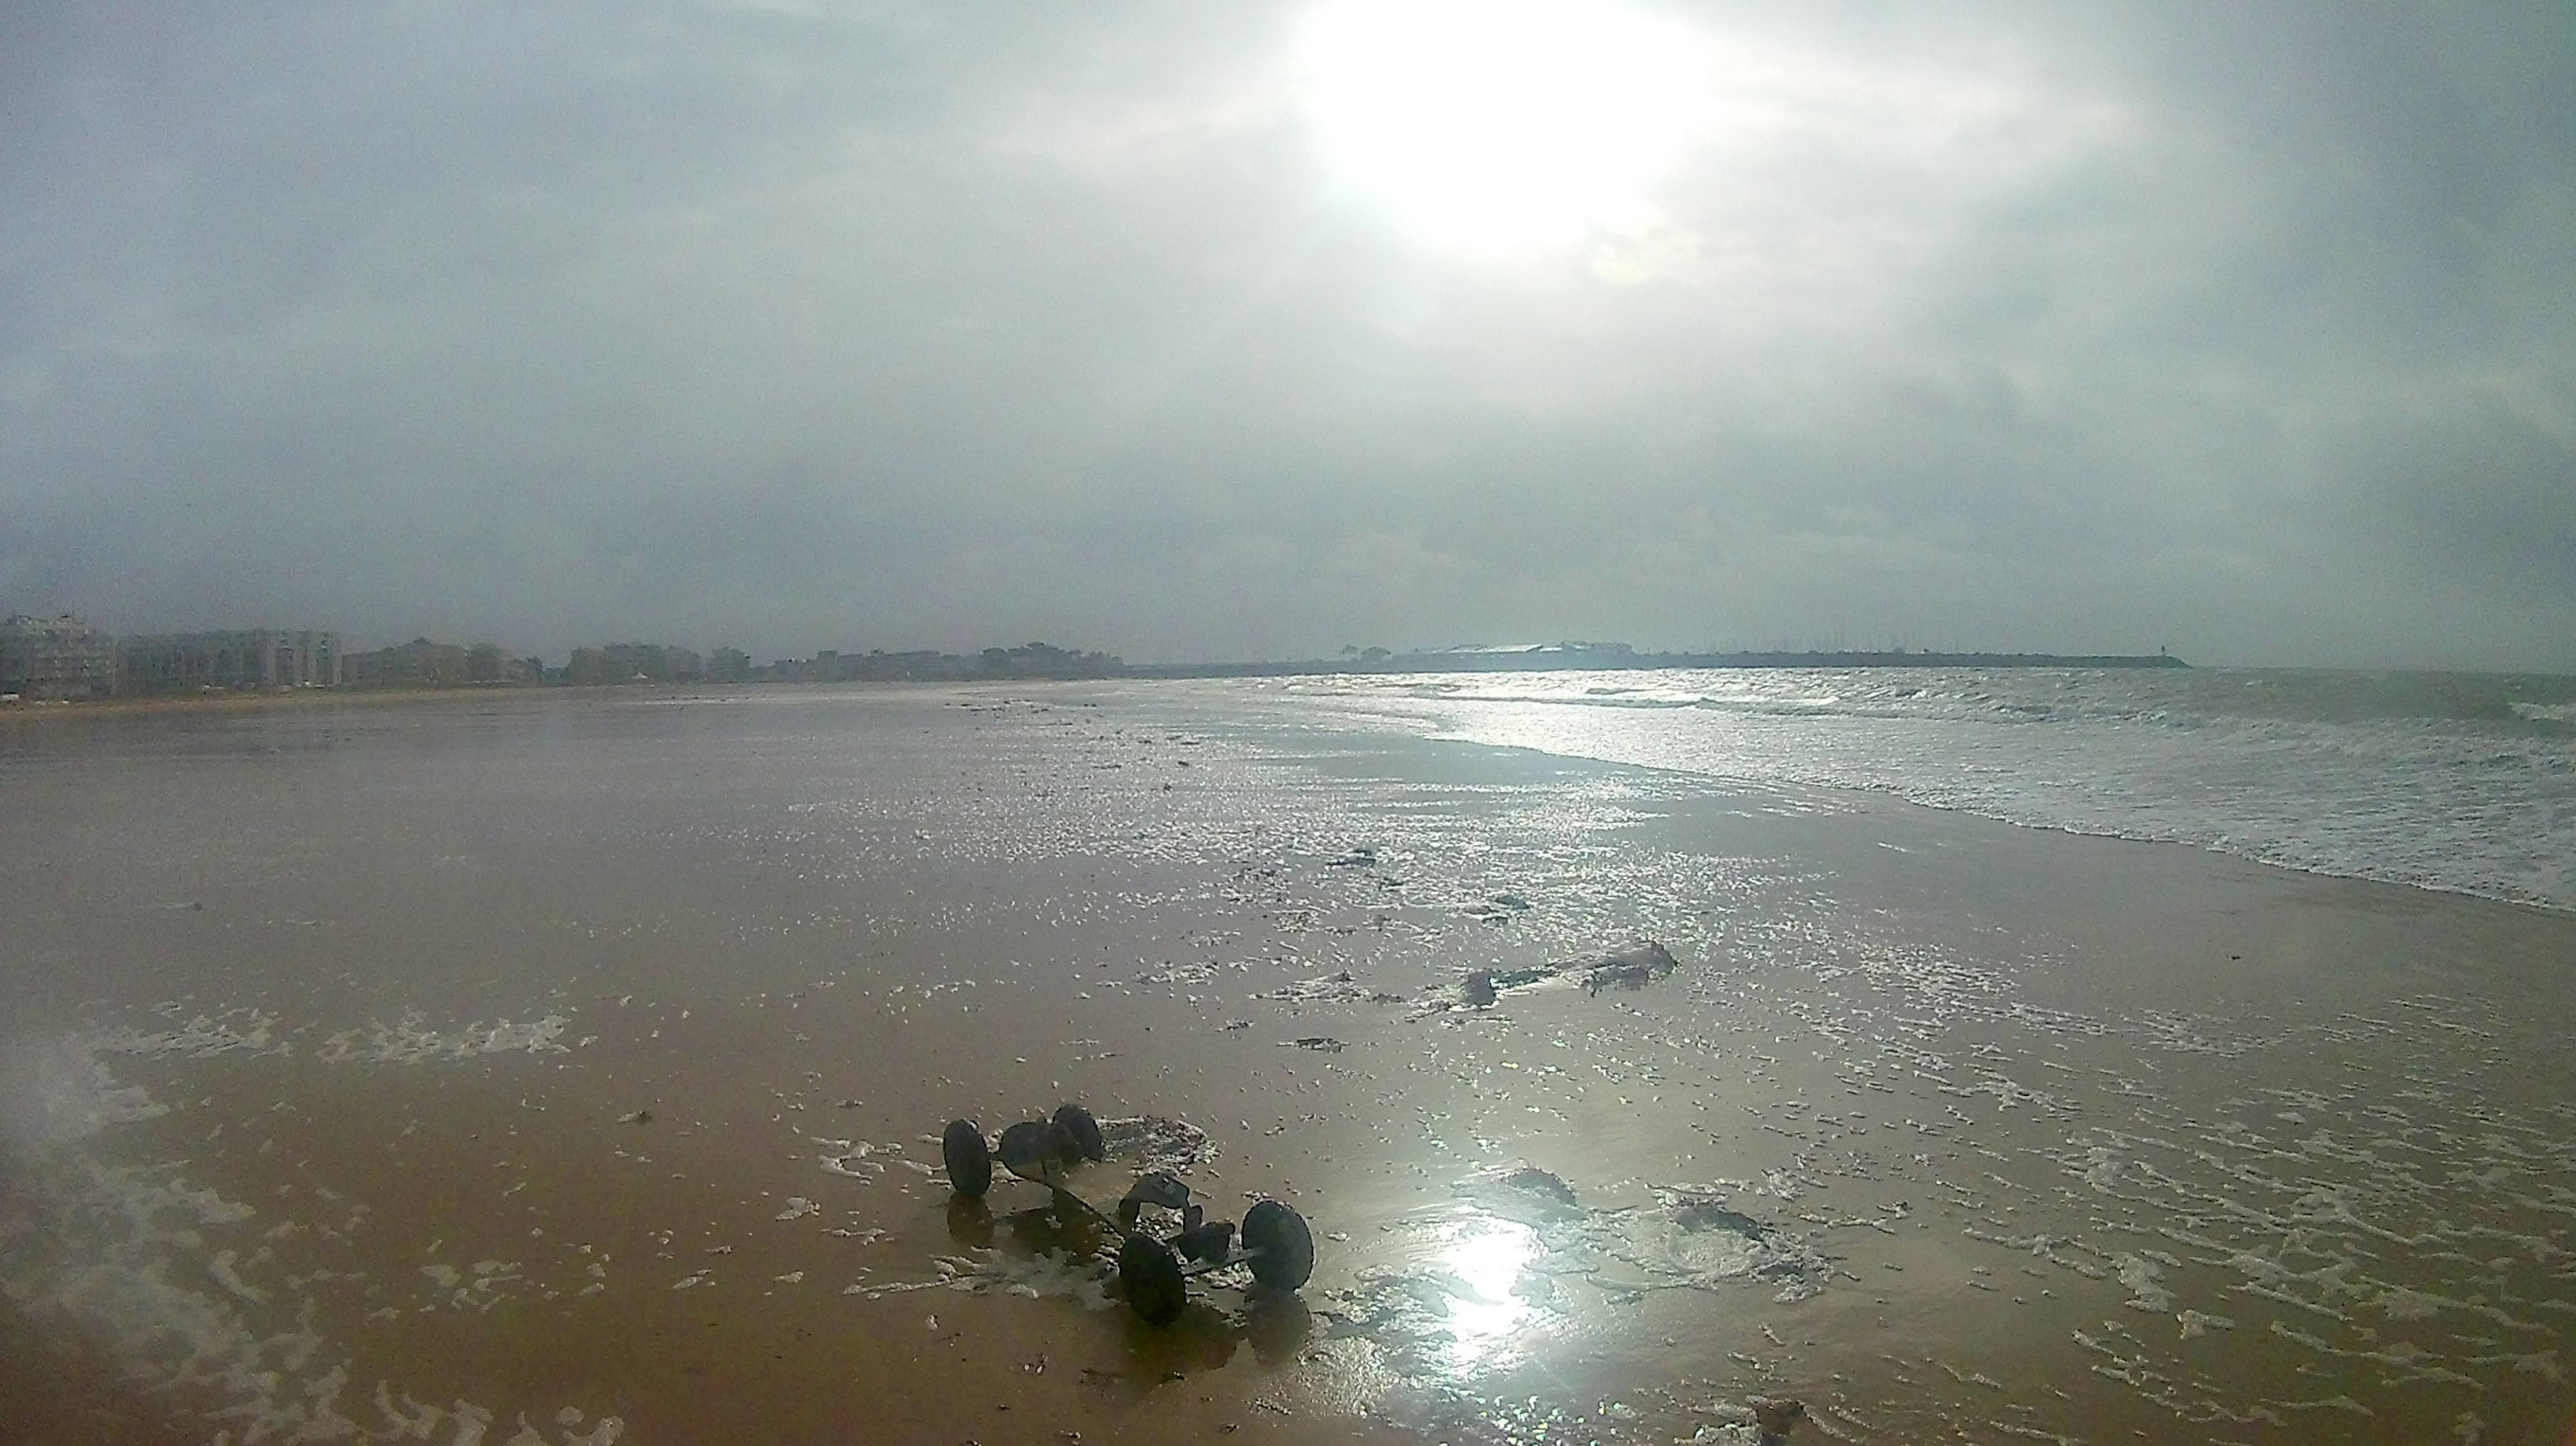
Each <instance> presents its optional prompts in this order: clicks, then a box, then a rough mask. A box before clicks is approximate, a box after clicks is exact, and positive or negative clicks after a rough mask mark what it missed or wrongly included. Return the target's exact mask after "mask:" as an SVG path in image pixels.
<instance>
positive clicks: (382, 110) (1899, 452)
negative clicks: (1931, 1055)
mask: <svg viewBox="0 0 2576 1446" xmlns="http://www.w3.org/2000/svg"><path fill="white" fill-rule="evenodd" d="M1299 13H1300V12H1299V11H1298V9H1297V8H1295V7H1290V6H1277V7H1203V6H1183V5H1177V4H1173V5H1164V6H1144V7H1124V8H1118V9H1109V10H1103V9H1083V10H1070V9H1062V8H1056V7H1038V6H969V7H952V6H942V7H922V8H919V9H915V8H913V7H906V6H895V5H880V6H873V7H851V8H842V7H834V6H829V5H817V6H815V7H813V8H812V9H811V10H810V11H807V12H803V13H799V12H798V11H796V10H794V9H793V8H791V7H780V8H778V9H776V10H769V9H762V8H756V7H727V6H715V5H708V6H690V5H678V4H669V5H625V6H602V7H590V8H582V7H542V8H539V9H534V10H529V9H525V8H503V7H489V8H482V7H473V6H427V7H406V8H399V9H397V8H383V9H376V10H362V11H337V10H313V9H305V8H298V7H286V6H278V7H260V6H252V7H204V8H198V9H185V8H181V9H172V10H166V11H155V12H152V13H151V17H150V18H148V19H145V20H140V21H137V20H133V19H130V18H129V19H124V20H118V19H115V18H112V17H109V16H107V15H106V14H105V13H104V12H96V11H91V10H81V9H71V8H59V9H53V10H43V11H39V12H34V13H31V15H30V16H29V17H28V18H27V19H25V20H23V21H20V22H17V24H18V25H19V27H20V33H21V35H22V36H25V37H29V43H28V44H26V45H22V46H14V47H0V48H5V49H8V50H10V51H11V53H12V56H13V58H12V59H9V60H5V61H0V65H5V66H7V67H9V68H8V69H7V70H0V94H7V95H10V96H13V97H18V98H19V99H17V100H15V101H13V102H12V103H10V106H9V109H8V110H7V111H6V112H5V114H0V123H5V124H6V126H7V127H8V134H7V141H8V144H7V146H6V148H5V150H0V196H5V197H6V198H7V199H8V201H9V204H7V205H0V469H5V470H0V606H7V607H11V608H17V607H45V608H52V607H79V608H83V609H86V610H88V611H90V612H92V613H94V614H96V615H98V616H99V617H100V618H101V620H102V621H106V622H108V623H110V624H111V625H113V626H119V627H131V628H144V627H162V626H172V625H177V624H179V623H183V622H186V621H190V620H192V619H195V618H198V617H201V616H207V615H213V614H221V615H222V616H224V617H226V618H231V619H237V620H244V621H247V620H249V619H251V618H252V617H254V616H256V617H260V618H274V619H277V620H279V621H288V620H301V619H310V620H313V621H315V622H319V623H323V624H326V625H338V626H341V627H343V628H345V629H348V630H350V631H352V632H353V633H358V634H361V635H363V636H364V637H366V638H368V639H376V640H390V639H392V638H394V637H398V636H400V637H407V636H409V635H411V634H412V633H414V632H421V631H429V632H433V633H453V634H473V635H488V636H496V637H500V638H502V639H504V640H507V641H511V642H513V643H514V644H516V645H518V646H520V647H523V648H542V649H545V650H548V651H553V652H560V651H561V649H562V648H564V647H566V646H568V645H570V644H571V643H573V642H575V641H580V640H584V639H596V638H600V637H604V636H608V635H610V634H618V635H634V634H643V633H649V634H653V635H657V636H669V637H670V638H672V640H674V641H681V642H688V643H692V644H696V645H700V646H704V645H707V644H712V643H716V642H734V643H739V644H742V645H745V646H749V647H752V648H754V649H755V650H761V649H769V650H798V651H802V650H807V649H810V648H813V647H816V646H844V647H867V646H887V647H897V646H912V645H933V646H946V647H966V646H978V645H981V644H983V643H986V642H994V641H1012V642H1016V641H1021V640H1024V639H1025V638H1029V637H1040V636H1044V637H1050V638H1053V639H1054V640H1056V641H1059V642H1064V643H1068V644H1075V645H1081V646H1090V647H1105V648H1110V649H1113V650H1118V651H1123V652H1126V653H1128V654H1129V655H1130V656H1139V657H1152V656H1174V655H1206V654H1237V653H1240V654H1254V655H1258V654H1284V653H1300V652H1317V651H1329V650H1330V649H1332V648H1334V647H1337V646H1339V645H1340V644H1341V643H1343V642H1346V641H1360V642H1375V641H1383V642H1389V643H1417V642H1440V641H1449V640H1459V639H1466V638H1475V637H1489V638H1503V637H1568V636H1617V637H1627V638H1631V639H1633V640H1635V641H1638V642H1641V643H1648V644H1676V645H1693V644H1701V643H1709V642H1725V641H1740V642H1757V641H1762V642H1767V641H1795V642H1806V641H1817V640H1822V639H1823V638H1825V637H1826V636H1828V634H1829V633H1830V632H1832V631H1836V630H1839V631H1841V632H1842V633H1843V634H1844V635H1845V636H1847V637H1849V638H1851V639H1852V640H1854V641H1861V640H1873V639H1876V638H1881V637H1884V636H1888V635H1890V634H1894V633H1905V634H1909V635H1912V636H1914V637H1916V638H1918V639H1919V640H1922V641H1929V642H1939V643H1958V644H1961V645H1969V646H1978V645H1983V646H1996V647H2063V648H2070V649H2076V648H2081V649H2093V648H2142V647H2153V646H2155V645H2157V644H2159V643H2168V642H2170V643H2172V644H2173V645H2175V646H2176V647H2177V649H2178V650H2180V651H2184V652H2186V653H2187V654H2192V655H2195V656H2199V657H2204V658H2210V659H2213V660H2231V659H2232V660H2246V661H2323V662H2334V661H2379V662H2445V661H2448V662H2457V663H2463V664H2468V663H2508V662H2510V663H2523V664H2535V665H2548V666H2556V667H2576V652H2571V651H2570V646H2571V645H2570V644H2568V643H2567V642H2566V641H2565V639H2566V638H2569V637H2576V583H2571V578H2576V558H2571V549H2570V546H2569V542H2568V533H2567V527H2566V519H2567V518H2568V517H2569V516H2571V515H2576V499H2571V495H2570V475H2569V470H2568V465H2567V455H2568V453H2567V448H2568V444H2569V438H2570V436H2571V435H2572V434H2576V427H2571V422H2570V418H2571V417H2576V367H2571V360H2570V358H2571V350H2570V349H2571V345H2576V309H2571V308H2576V301H2572V300H2571V299H2570V297H2569V294H2568V292H2567V289H2566V288H2565V287H2564V285H2563V278H2564V276H2566V275H2567V274H2571V271H2576V266H2571V264H2570V263H2576V136H2571V135H2570V134H2569V130H2570V127H2571V125H2576V104H2569V103H2567V102H2568V101H2569V99H2570V97H2569V95H2568V93H2567V92H2568V87H2569V83H2570V82H2569V80H2568V77H2569V76H2570V75H2576V66H2571V64H2570V63H2569V62H2570V61H2571V60H2576V40H2572V39H2571V34H2570V27H2571V23H2576V22H2571V19H2570V17H2569V16H2568V15H2567V14H2566V13H2565V12H2564V10H2563V8H2558V7H2551V6H2548V5H2541V4H2532V5H2519V6H2516V5H2503V4H2496V5H2477V6H2454V7H2443V8H2438V9H2421V8H2408V7H2393V6H2389V7H2363V8H2357V9H2353V8H2346V9H2337V10H2334V11H2332V12H2317V11H2314V10H2313V9H2312V8H2310V7H2290V6H2275V7H2250V8H2249V7H2236V6H2216V5H2211V6H2183V7H2176V6H2163V5H2160V6H2153V7H2119V6H2094V7H2048V8H2046V9H2044V10H2041V9H2032V8H2028V7H2018V6H2002V5H1994V6H1983V7H1955V6H1945V7H1932V6H1925V7H1911V8H1909V7H1885V6H1857V5H1855V6H1848V7H1816V6H1785V5H1784V6H1773V7H1758V6H1750V5H1745V6H1717V5H1702V6H1692V7H1685V8H1678V9H1677V10H1676V12H1675V13H1678V14H1683V15H1686V16H1688V17H1689V18H1691V19H1692V20H1693V21H1694V23H1697V24H1699V25H1702V26H1703V27H1705V28H1706V29H1707V30H1708V31H1709V32H1710V33H1711V34H1713V35H1715V36H1718V37H1719V38H1720V43H1721V44H1723V43H1726V41H1727V39H1728V38H1729V37H1734V38H1736V39H1737V40H1738V41H1739V43H1740V45H1741V47H1742V48H1743V53H1744V54H1745V55H1748V56H1756V57H1762V56H1773V55H1778V56H1787V57H1791V58H1793V59H1794V58H1798V57H1805V58H1807V60H1810V61H1813V62H1814V64H1815V65H1816V66H1821V67H1824V68H1823V69H1818V70H1816V71H1814V73H1813V74H1810V75H1807V76H1806V78H1805V79H1800V78H1799V75H1798V74H1797V73H1792V72H1783V73H1784V74H1787V75H1788V76H1789V78H1788V79H1782V80H1776V81H1763V82H1761V84H1764V85H1770V86H1772V87H1773V89H1772V91H1770V92H1766V93H1765V94H1766V96H1767V97H1768V98H1767V99H1765V101H1764V104H1765V105H1768V106H1770V107H1771V110H1770V111H1768V112H1766V114H1770V115H1772V116H1773V117H1774V119H1773V120H1770V121H1765V122H1764V123H1763V127H1766V128H1757V129H1755V130H1752V131H1747V132H1745V133H1743V134H1740V135H1732V136H1722V137H1719V138H1717V139H1715V140H1713V141H1712V142H1711V143H1710V144H1709V145H1708V146H1706V147H1703V148H1702V149H1701V150H1699V151H1697V152H1695V153H1693V154H1692V155H1691V156H1688V157H1685V158H1684V160H1683V162H1682V163H1681V166H1680V169H1679V170H1678V172H1677V173H1676V177H1675V179H1674V182H1673V184H1672V186H1671V187H1670V188H1668V189H1667V190H1666V191H1665V192H1664V193H1663V194H1662V195H1661V197H1660V200H1661V202H1662V211H1663V214H1662V219H1661V221H1660V222H1659V223H1657V224H1656V225H1655V226H1652V227H1649V228H1647V229H1644V230H1640V231H1635V232H1629V233H1623V234H1617V235H1609V236H1605V237H1602V238H1600V239H1599V240H1598V242H1597V243H1596V244H1595V245H1593V246H1592V247H1591V248H1590V249H1589V250H1588V251H1585V252H1583V253H1579V254H1574V255H1569V256H1564V257H1559V258H1555V259H1552V260H1543V261H1541V262H1537V263H1531V264H1515V265H1493V264H1486V263H1479V262H1470V261H1461V260H1459V259H1457V258H1454V257H1449V256H1444V255H1441V254H1438V253H1436V252H1432V251H1427V250H1425V249H1424V248H1421V247H1419V246H1416V245H1414V244H1412V243H1411V242H1410V241H1408V240H1407V239H1406V238H1405V237H1403V236H1402V235H1400V234H1397V233H1395V232H1392V231H1391V230H1389V228H1388V227H1387V226H1386V225H1385V224H1383V222H1382V221H1381V220H1379V219H1378V218H1377V217H1375V216H1374V215H1372V214H1371V213H1370V212H1369V210H1368V208H1367V207H1366V206H1365V205H1364V204H1362V203H1361V202H1359V201H1357V200H1355V199H1354V198H1353V197H1351V196H1349V195H1346V194H1344V193H1343V192H1342V191H1341V190H1340V189H1338V187H1337V183H1336V180H1335V178H1334V177H1333V176H1332V175H1331V174H1330V173H1329V172H1328V171H1326V170H1325V169H1323V168H1322V166H1321V164H1320V162H1319V159H1318V157H1317V155H1316V154H1315V152H1314V151H1313V149H1312V147H1311V146H1310V145H1309V144H1308V140H1307V135H1306V132H1305V131H1304V129H1303V123H1302V120H1301V118H1300V115H1299V113H1298V112H1297V110H1296V108H1295V97H1294V95H1293V94H1292V93H1290V92H1289V91H1288V90H1287V89H1285V88H1284V86H1283V83H1282V81H1281V79H1280V67H1279V56H1280V53H1281V48H1282V46H1283V45H1284V44H1285V43H1286V38H1287V37H1288V36H1289V35H1290V34H1291V33H1292V31H1293V28H1294V26H1295V24H1296V23H1297V19H1298V16H1299ZM1818 57H1821V58H1822V59H1817V58H1818ZM1802 63H1804V62H1802ZM1832 65H1848V67H1849V70H1848V75H1847V76H1844V75H1842V73H1841V72H1836V71H1834V70H1832V68H1831V67H1832ZM1754 73H1755V72H1747V74H1754ZM1819 77H1821V78H1819ZM1838 77H1840V78H1838ZM1748 83H1751V82H1748ZM1800 86H1806V87H1808V89H1806V90H1800V89H1799V87H1800ZM1802 97H1804V99H1802ZM1810 102H1812V104H1814V105H1815V106H1817V107H1820V108H1821V109H1819V110H1818V111H1817V112H1816V116H1817V119H1816V120H1815V123H1814V125H1813V127H1812V128H1811V129H1809V130H1804V131H1802V130H1799V129H1798V128H1797V127H1795V126H1793V125H1788V124H1787V123H1785V122H1781V121H1779V120H1778V119H1777V117H1779V116H1792V117H1794V116H1795V115H1796V114H1797V113H1798V112H1797V111H1796V107H1797V106H1798V105H1800V104H1808V103H1810ZM1918 122H1919V124H1918ZM2364 559H2366V560H2367V562H2366V564H2364V563H2363V562H2362V561H2361V560H2364ZM2471 595H2475V596H2477V597H2480V598H2483V599H2485V602H2484V603H2483V604H2482V606H2483V608H2484V612H2483V613H2481V612H2480V611H2479V610H2478V609H2476V608H2470V607H2468V606H2466V605H2465V604H2461V603H2459V602H2458V599H2461V598H2463V597H2467V596H2471ZM2492 617H2504V618H2509V619H2510V620H2511V625H2510V626H2509V627H2491V626H2486V625H2484V624H2483V623H2482V621H2481V619H2482V618H2492Z"/></svg>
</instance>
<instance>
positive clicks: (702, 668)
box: [564, 643, 707, 687]
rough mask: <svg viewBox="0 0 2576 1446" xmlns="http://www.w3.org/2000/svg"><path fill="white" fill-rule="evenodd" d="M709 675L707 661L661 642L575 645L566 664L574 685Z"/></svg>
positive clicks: (678, 679)
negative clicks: (602, 645)
mask: <svg viewBox="0 0 2576 1446" xmlns="http://www.w3.org/2000/svg"><path fill="white" fill-rule="evenodd" d="M706 675H707V665H706V660H705V659H703V658H701V657H699V656H698V655H697V654H696V653H693V652H691V651H689V650H688V649H687V648H674V647H669V646H666V645H664V644H661V643H610V644H608V645H607V646H605V647H598V648H575V649H573V650H572V661H571V662H570V663H568V664H566V665H565V666H564V681H565V682H567V683H570V684H572V685H574V686H575V687H597V686H599V685H601V684H603V683H695V682H700V681H703V680H704V679H705V677H706Z"/></svg>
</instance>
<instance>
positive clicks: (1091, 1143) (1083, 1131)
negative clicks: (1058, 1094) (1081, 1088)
mask: <svg viewBox="0 0 2576 1446" xmlns="http://www.w3.org/2000/svg"><path fill="white" fill-rule="evenodd" d="M1055 1127H1056V1128H1057V1129H1059V1130H1061V1131H1063V1132H1064V1134H1065V1136H1066V1138H1068V1139H1070V1140H1072V1141H1073V1143H1074V1144H1075V1146H1076V1147H1078V1148H1079V1149H1080V1150H1081V1151H1082V1158H1084V1159H1086V1160H1089V1161H1091V1162H1092V1163H1093V1164H1095V1165H1096V1164H1098V1163H1100V1162H1101V1161H1103V1160H1106V1159H1108V1158H1109V1144H1108V1142H1107V1141H1105V1140H1103V1139H1101V1138H1100V1122H1099V1121H1098V1120H1095V1119H1093V1118H1092V1117H1091V1111H1089V1110H1086V1109H1084V1108H1083V1107H1082V1106H1080V1105H1058V1106H1056V1107H1055Z"/></svg>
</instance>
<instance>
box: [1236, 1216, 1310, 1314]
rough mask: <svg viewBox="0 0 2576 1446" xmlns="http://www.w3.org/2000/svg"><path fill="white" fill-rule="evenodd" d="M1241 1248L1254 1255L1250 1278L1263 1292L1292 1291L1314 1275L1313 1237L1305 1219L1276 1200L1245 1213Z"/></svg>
mask: <svg viewBox="0 0 2576 1446" xmlns="http://www.w3.org/2000/svg"><path fill="white" fill-rule="evenodd" d="M1243 1248H1244V1249H1246V1250H1250V1251H1255V1252H1257V1253H1256V1254H1255V1255H1254V1256H1253V1257H1252V1260H1251V1265H1252V1278H1253V1279H1254V1280H1257V1281H1259V1282H1261V1288H1262V1289H1264V1290H1282V1291H1285V1290H1295V1289H1296V1288H1297V1287H1299V1286H1301V1285H1304V1284H1305V1283H1306V1280H1307V1277H1309V1276H1311V1275H1313V1274H1314V1273H1315V1237H1314V1236H1313V1235H1311V1234H1309V1233H1308V1232H1307V1230H1306V1218H1305V1217H1304V1216H1302V1215H1299V1214H1298V1213H1297V1212H1296V1211H1294V1210H1291V1209H1289V1208H1288V1207H1287V1206H1285V1205H1282V1204H1280V1203H1279V1202H1278V1201H1276V1200H1264V1201H1262V1202H1261V1203H1259V1204H1257V1205H1255V1206H1253V1207H1252V1208H1251V1209H1250V1210H1247V1211H1245V1212H1244V1215H1243Z"/></svg>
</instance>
